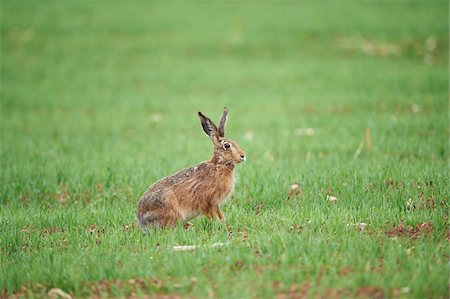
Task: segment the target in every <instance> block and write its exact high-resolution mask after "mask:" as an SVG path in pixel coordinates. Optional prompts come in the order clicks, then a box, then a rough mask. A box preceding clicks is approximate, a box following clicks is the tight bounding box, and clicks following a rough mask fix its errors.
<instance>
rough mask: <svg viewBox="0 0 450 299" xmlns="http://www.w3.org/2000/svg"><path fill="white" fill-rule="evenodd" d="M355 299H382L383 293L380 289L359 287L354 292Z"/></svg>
mask: <svg viewBox="0 0 450 299" xmlns="http://www.w3.org/2000/svg"><path fill="white" fill-rule="evenodd" d="M355 297H357V298H373V299H384V298H385V296H384V291H383V289H382V288H380V287H374V286H368V287H360V288H358V289H357V290H356V293H355Z"/></svg>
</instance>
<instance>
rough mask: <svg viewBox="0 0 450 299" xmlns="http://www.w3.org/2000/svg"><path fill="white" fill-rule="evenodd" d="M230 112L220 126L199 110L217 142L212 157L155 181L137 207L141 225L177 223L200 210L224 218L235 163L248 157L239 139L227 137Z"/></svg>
mask: <svg viewBox="0 0 450 299" xmlns="http://www.w3.org/2000/svg"><path fill="white" fill-rule="evenodd" d="M227 113H228V109H227V108H226V107H225V108H224V110H223V113H222V117H221V118H220V123H219V128H217V127H216V125H215V124H214V123H213V122H212V121H211V119H209V118H208V117H206V116H204V115H203V114H202V113H201V112H199V113H198V116H199V117H200V123H201V124H202V127H203V130H204V131H205V133H206V134H207V135H208V136H209V137H210V138H211V140H212V142H213V145H214V152H213V155H212V158H211V160H209V161H206V162H202V163H200V164H198V165H196V166H193V167H190V168H186V169H183V170H180V171H178V172H176V173H174V174H172V175H170V176H168V177H165V178H163V179H161V180H159V181H158V182H156V183H154V184H153V185H151V186H150V187H149V188H148V189H147V191H145V193H144V194H143V195H142V197H141V199H140V200H139V204H138V208H137V222H138V225H139V226H140V227H141V228H145V227H167V226H173V225H175V224H176V223H177V222H178V221H183V222H187V221H189V220H191V219H193V218H195V217H197V216H198V215H200V214H203V215H205V216H206V217H208V218H209V219H214V218H217V220H219V221H221V220H222V218H223V214H222V211H221V210H220V205H221V204H222V203H223V202H224V201H225V199H227V198H228V197H229V196H230V195H231V193H232V192H233V189H234V174H233V171H234V165H235V164H236V163H240V162H243V161H244V160H245V154H244V152H243V151H242V150H241V149H240V148H239V146H238V145H237V144H236V142H234V141H233V140H230V139H227V138H225V137H224V135H225V123H226V121H227Z"/></svg>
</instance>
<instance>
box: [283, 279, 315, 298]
mask: <svg viewBox="0 0 450 299" xmlns="http://www.w3.org/2000/svg"><path fill="white" fill-rule="evenodd" d="M310 288H311V284H310V283H309V282H305V283H303V284H302V285H301V286H300V287H299V286H297V285H292V286H291V287H290V288H289V290H288V291H287V292H285V293H281V294H278V295H277V299H306V298H309V297H308V291H309V289H310Z"/></svg>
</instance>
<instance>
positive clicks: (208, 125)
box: [198, 112, 219, 143]
mask: <svg viewBox="0 0 450 299" xmlns="http://www.w3.org/2000/svg"><path fill="white" fill-rule="evenodd" d="M198 117H199V118H200V123H201V124H202V127H203V131H205V133H206V135H208V136H209V137H210V138H211V140H212V141H213V142H214V143H216V142H218V141H219V131H218V130H217V127H216V125H215V124H214V123H213V122H212V121H211V119H209V117H206V116H204V115H203V114H202V113H201V112H199V113H198Z"/></svg>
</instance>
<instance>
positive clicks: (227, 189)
mask: <svg viewBox="0 0 450 299" xmlns="http://www.w3.org/2000/svg"><path fill="white" fill-rule="evenodd" d="M221 183H222V184H223V186H222V188H221V190H222V192H221V194H220V198H219V200H218V201H219V204H222V203H224V202H227V201H228V200H229V199H230V198H231V194H233V191H234V185H235V179H234V175H231V176H230V177H229V178H227V180H223V181H222V182H221Z"/></svg>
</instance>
